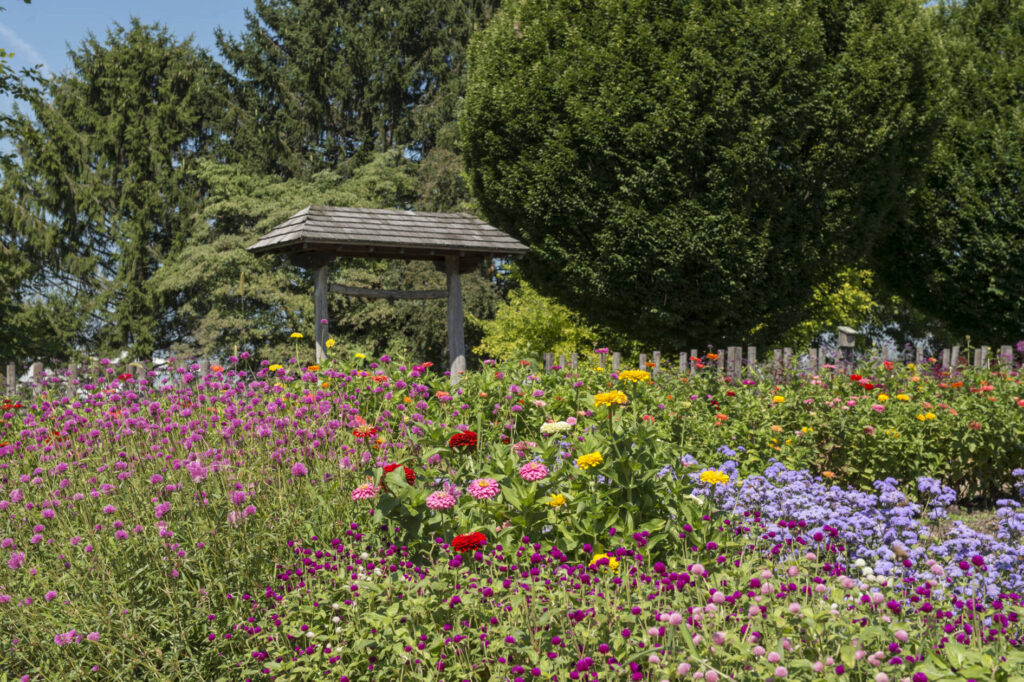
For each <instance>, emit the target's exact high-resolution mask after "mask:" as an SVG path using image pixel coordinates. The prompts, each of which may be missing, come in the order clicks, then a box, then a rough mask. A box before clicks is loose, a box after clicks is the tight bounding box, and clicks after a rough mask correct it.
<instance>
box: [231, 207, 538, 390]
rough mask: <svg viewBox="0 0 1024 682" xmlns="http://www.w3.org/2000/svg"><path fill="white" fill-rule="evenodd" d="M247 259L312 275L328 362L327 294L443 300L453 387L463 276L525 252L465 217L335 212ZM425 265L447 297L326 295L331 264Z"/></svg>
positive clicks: (461, 349)
mask: <svg viewBox="0 0 1024 682" xmlns="http://www.w3.org/2000/svg"><path fill="white" fill-rule="evenodd" d="M248 250H249V251H251V252H252V253H254V254H264V253H277V254H283V255H287V256H288V258H289V259H290V260H291V262H292V263H294V264H295V265H298V266H300V267H305V268H309V269H312V270H314V271H315V272H314V275H315V277H314V282H315V284H314V288H313V310H314V317H315V318H316V319H315V330H316V331H315V337H316V357H317V360H318V361H320V360H323V359H324V358H326V357H327V345H326V343H327V338H328V334H327V330H328V325H327V324H323V323H322V322H321V321H322V320H327V319H328V318H327V293H328V291H330V292H333V293H340V294H348V295H350V296H363V297H366V298H387V299H392V300H393V299H416V298H447V299H448V359H449V364H450V369H451V374H452V382H453V383H454V382H456V381H458V376H459V373H460V372H461V371H463V370H465V369H466V343H465V339H464V336H463V316H462V281H461V277H460V275H461V274H462V273H466V272H470V271H472V270H473V269H474V268H475V267H476V266H477V265H479V264H480V263H481V262H482V261H483V260H484V259H486V258H509V257H514V256H521V255H523V254H525V253H527V252H528V251H529V248H528V247H527V246H525V245H524V244H522V243H521V242H519V241H518V240H516V239H514V238H512V237H510V236H509V235H507V234H505V233H504V232H502V231H501V230H499V229H498V228H496V227H493V226H491V225H488V224H487V223H485V222H483V221H482V220H480V219H478V218H475V217H473V216H471V215H467V214H465V213H414V212H412V211H394V210H380V209H365V208H344V207H340V206H309V207H307V208H304V209H302V210H301V211H299V212H298V213H296V214H295V215H293V216H292V217H291V218H289V219H288V220H286V221H285V222H283V223H281V224H280V225H278V226H277V227H275V228H274V229H272V230H271V231H270V232H268V233H267V234H265V235H264V236H262V237H260V239H259V241H257V242H256V243H255V244H253V245H252V246H250V247H249V248H248ZM346 256H347V257H352V258H399V259H402V260H432V261H435V262H436V264H437V266H438V268H439V269H443V270H444V272H445V273H446V274H447V277H448V288H447V290H429V291H391V290H386V289H366V288H361V287H350V286H342V285H337V284H335V285H331V286H330V287H328V284H327V274H328V268H329V267H330V264H331V262H332V261H333V260H334V259H335V258H338V257H346Z"/></svg>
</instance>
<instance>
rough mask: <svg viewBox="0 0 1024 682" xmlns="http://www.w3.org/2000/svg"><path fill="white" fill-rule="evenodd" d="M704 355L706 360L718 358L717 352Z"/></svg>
mask: <svg viewBox="0 0 1024 682" xmlns="http://www.w3.org/2000/svg"><path fill="white" fill-rule="evenodd" d="M705 357H706V358H707V359H708V360H717V359H718V353H708V354H707V355H706V356H705Z"/></svg>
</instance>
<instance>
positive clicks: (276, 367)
mask: <svg viewBox="0 0 1024 682" xmlns="http://www.w3.org/2000/svg"><path fill="white" fill-rule="evenodd" d="M267 369H268V370H270V371H271V372H276V371H277V370H279V369H281V365H271V366H270V367H267Z"/></svg>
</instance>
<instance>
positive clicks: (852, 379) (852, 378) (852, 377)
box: [850, 374, 861, 381]
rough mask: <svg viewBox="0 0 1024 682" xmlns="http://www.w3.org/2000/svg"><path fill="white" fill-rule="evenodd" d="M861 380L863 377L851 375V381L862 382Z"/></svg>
mask: <svg viewBox="0 0 1024 682" xmlns="http://www.w3.org/2000/svg"><path fill="white" fill-rule="evenodd" d="M860 380H861V376H860V375H859V374H851V375H850V381H860Z"/></svg>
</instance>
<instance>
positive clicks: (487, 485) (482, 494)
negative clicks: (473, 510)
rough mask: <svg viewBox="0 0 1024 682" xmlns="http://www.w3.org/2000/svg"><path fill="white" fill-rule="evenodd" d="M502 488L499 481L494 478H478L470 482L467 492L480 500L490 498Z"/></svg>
mask: <svg viewBox="0 0 1024 682" xmlns="http://www.w3.org/2000/svg"><path fill="white" fill-rule="evenodd" d="M500 490H501V488H499V487H498V482H497V481H495V480H494V479H493V478H478V479H476V480H475V481H473V482H472V483H470V484H469V489H468V490H467V491H466V492H468V493H469V494H470V495H472V496H473V497H475V498H476V499H478V500H489V499H491V498H492V497H494V496H495V495H497V494H498V492H499V491H500Z"/></svg>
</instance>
